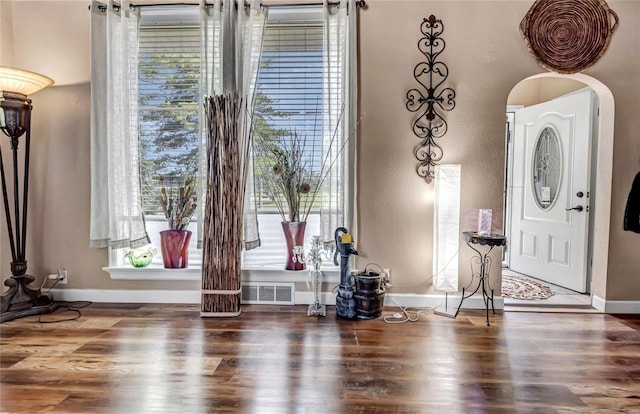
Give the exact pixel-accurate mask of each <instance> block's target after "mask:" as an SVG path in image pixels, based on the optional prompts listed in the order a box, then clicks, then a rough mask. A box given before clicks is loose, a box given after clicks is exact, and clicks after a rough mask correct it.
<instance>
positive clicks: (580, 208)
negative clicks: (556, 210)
mask: <svg viewBox="0 0 640 414" xmlns="http://www.w3.org/2000/svg"><path fill="white" fill-rule="evenodd" d="M571 210H576V211H582V210H584V207H582V206H575V207H572V208H567V209H565V211H571Z"/></svg>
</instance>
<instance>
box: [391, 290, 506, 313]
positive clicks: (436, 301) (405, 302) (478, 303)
mask: <svg viewBox="0 0 640 414" xmlns="http://www.w3.org/2000/svg"><path fill="white" fill-rule="evenodd" d="M460 298H461V295H460V293H455V294H449V297H448V299H447V300H448V303H447V307H448V308H451V307H453V308H457V307H458V305H459V304H460ZM444 303H445V296H444V295H435V294H425V295H419V294H414V293H388V294H387V295H385V301H384V305H385V306H407V307H412V308H430V309H435V308H436V307H438V306H439V305H441V304H444ZM493 305H494V307H495V309H504V299H503V298H502V296H495V297H494V298H493ZM461 309H486V307H485V304H484V300H483V299H482V296H481V295H474V296H471V297H469V298H466V299H465V300H464V302H463V303H462V307H461Z"/></svg>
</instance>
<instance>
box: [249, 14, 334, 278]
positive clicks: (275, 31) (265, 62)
mask: <svg viewBox="0 0 640 414" xmlns="http://www.w3.org/2000/svg"><path fill="white" fill-rule="evenodd" d="M302 17H303V18H301V13H299V12H298V13H295V12H294V13H291V12H290V11H286V10H269V20H268V21H267V24H266V26H265V30H264V36H263V43H262V55H261V64H260V69H259V72H258V79H257V83H256V95H255V101H254V102H255V105H256V106H255V109H254V111H255V112H254V116H253V119H254V122H256V124H257V125H254V126H256V128H254V130H255V133H256V134H263V135H266V136H263V137H256V140H258V139H260V138H262V139H266V140H280V142H282V141H287V140H292V139H294V138H293V136H294V135H297V137H298V138H297V139H299V140H301V141H302V143H303V148H304V152H305V154H306V155H305V157H304V158H305V160H306V162H308V165H307V168H308V169H310V170H314V171H316V172H319V171H320V168H321V164H322V161H323V154H322V121H323V116H322V109H323V108H322V106H323V101H322V98H323V22H322V13H321V10H319V9H318V10H315V11H312V12H311V13H310V11H309V10H306V11H305V12H304V15H303V16H302ZM256 157H259V154H256ZM255 164H256V165H258V167H256V168H255V174H256V177H255V185H256V192H257V193H258V196H259V197H258V200H260V201H261V202H260V203H259V205H258V212H259V216H258V219H259V223H260V239H261V247H260V248H258V249H255V250H250V251H247V252H245V253H244V257H243V265H244V266H245V267H253V266H282V265H283V263H284V259H285V257H286V251H285V249H286V248H285V246H284V236H283V234H282V227H281V225H280V222H281V221H282V217H281V216H280V214H278V211H277V209H276V207H275V205H274V204H273V203H272V202H271V203H270V202H269V201H270V198H271V197H272V196H274V194H272V191H269V189H268V188H267V187H268V186H267V185H266V183H264V181H263V178H262V175H263V174H272V173H273V172H272V170H271V169H270V168H269V167H270V166H269V165H267V166H264V165H263V166H262V168H261V167H260V161H259V160H257V161H256V163H255ZM262 201H264V202H262ZM306 228H307V230H306V232H305V240H306V239H310V238H311V236H312V235H314V234H319V233H318V232H319V229H320V221H319V214H318V211H317V209H313V210H312V213H311V214H310V215H309V217H308V218H307V227H306Z"/></svg>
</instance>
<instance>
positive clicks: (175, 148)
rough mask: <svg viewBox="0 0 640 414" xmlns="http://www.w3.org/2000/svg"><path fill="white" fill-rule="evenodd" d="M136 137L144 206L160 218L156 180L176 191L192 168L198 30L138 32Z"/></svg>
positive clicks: (183, 27) (173, 28) (178, 27)
mask: <svg viewBox="0 0 640 414" xmlns="http://www.w3.org/2000/svg"><path fill="white" fill-rule="evenodd" d="M138 65H139V67H138V88H139V90H138V97H139V134H140V153H141V163H140V165H141V180H142V186H143V205H144V209H145V214H146V215H147V216H154V215H159V214H161V209H160V203H159V201H158V196H159V194H160V193H159V183H158V178H159V177H160V176H163V177H165V181H164V185H165V186H180V184H181V183H182V182H183V180H184V179H185V178H187V177H190V176H194V175H195V174H196V169H197V160H198V143H199V133H198V125H199V114H198V111H199V107H198V103H199V102H200V99H199V94H200V89H199V82H200V31H199V27H198V26H197V25H193V24H183V25H173V26H170V25H169V26H166V25H149V26H144V25H143V26H142V27H141V28H140V33H139V58H138Z"/></svg>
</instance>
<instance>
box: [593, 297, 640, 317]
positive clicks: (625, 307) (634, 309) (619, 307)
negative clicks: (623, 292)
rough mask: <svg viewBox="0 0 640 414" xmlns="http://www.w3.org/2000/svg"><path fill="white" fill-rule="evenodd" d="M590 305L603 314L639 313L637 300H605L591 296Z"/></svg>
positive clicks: (639, 304)
mask: <svg viewBox="0 0 640 414" xmlns="http://www.w3.org/2000/svg"><path fill="white" fill-rule="evenodd" d="M591 304H592V305H593V307H594V308H595V309H598V310H599V311H600V312H604V313H611V314H615V313H629V314H639V313H640V301H637V300H605V299H602V298H601V297H599V296H596V295H593V299H592V300H591Z"/></svg>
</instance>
